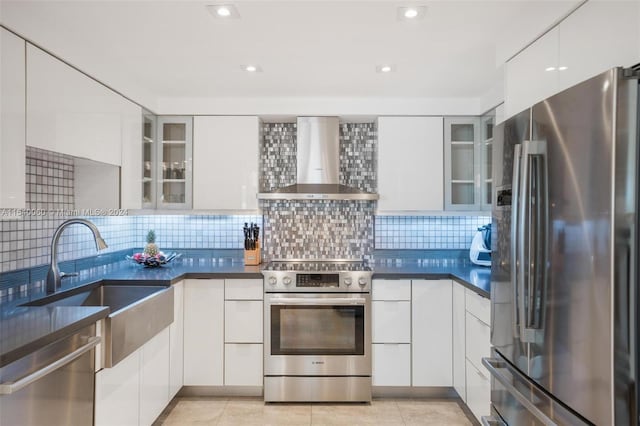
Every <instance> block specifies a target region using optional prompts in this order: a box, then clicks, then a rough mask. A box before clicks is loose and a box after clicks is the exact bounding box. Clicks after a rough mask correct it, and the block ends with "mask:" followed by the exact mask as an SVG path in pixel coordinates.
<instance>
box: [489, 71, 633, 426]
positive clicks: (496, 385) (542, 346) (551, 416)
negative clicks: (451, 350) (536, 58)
mask: <svg viewBox="0 0 640 426" xmlns="http://www.w3.org/2000/svg"><path fill="white" fill-rule="evenodd" d="M494 138H495V140H494V142H493V144H494V147H493V165H494V174H493V182H494V183H495V189H494V191H495V195H496V197H494V203H493V210H492V215H493V236H492V246H493V247H492V249H493V253H492V267H491V280H492V284H491V304H492V313H491V344H492V353H491V358H487V359H484V360H483V363H484V365H485V366H486V367H487V369H488V370H489V372H490V373H491V376H492V379H491V382H492V384H491V409H492V417H493V418H494V419H493V420H494V421H496V422H497V423H498V424H505V423H506V424H508V425H510V426H520V425H527V426H529V425H538V424H543V425H554V424H558V425H578V424H591V423H593V424H596V425H631V424H633V425H637V424H639V419H638V415H639V413H638V384H637V376H638V373H637V372H638V359H637V355H638V351H637V349H638V342H637V337H638V333H637V327H636V324H637V323H638V312H637V306H638V303H637V302H638V291H637V277H638V274H637V272H638V265H637V264H638V227H637V222H638V188H639V186H638V79H637V76H634V71H633V70H624V69H621V68H615V69H612V70H609V71H607V72H604V73H602V74H600V75H598V76H596V77H594V78H592V79H590V80H587V81H584V82H582V83H580V84H578V85H576V86H573V87H571V88H569V89H567V90H565V91H563V92H561V93H559V94H557V95H554V96H552V97H550V98H548V99H546V100H544V101H542V102H539V103H537V104H536V105H534V106H533V107H532V108H530V109H528V110H526V111H523V112H522V113H520V114H518V115H516V116H514V117H512V118H511V119H509V120H507V121H505V122H504V123H503V124H502V125H501V126H499V127H498V128H497V129H496V132H495V133H494ZM488 420H490V419H485V421H487V423H489V421H488Z"/></svg>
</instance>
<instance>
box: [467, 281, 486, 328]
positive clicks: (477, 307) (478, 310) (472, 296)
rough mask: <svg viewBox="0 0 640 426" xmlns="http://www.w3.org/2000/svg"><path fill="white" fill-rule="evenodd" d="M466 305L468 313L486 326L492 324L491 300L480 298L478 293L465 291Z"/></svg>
mask: <svg viewBox="0 0 640 426" xmlns="http://www.w3.org/2000/svg"><path fill="white" fill-rule="evenodd" d="M465 304H466V309H467V311H469V312H471V313H472V314H473V315H475V316H476V318H479V319H480V321H482V322H484V323H485V324H487V325H489V324H491V300H489V299H487V298H485V297H482V296H480V295H479V294H478V293H476V292H474V291H471V290H469V289H468V288H467V289H465Z"/></svg>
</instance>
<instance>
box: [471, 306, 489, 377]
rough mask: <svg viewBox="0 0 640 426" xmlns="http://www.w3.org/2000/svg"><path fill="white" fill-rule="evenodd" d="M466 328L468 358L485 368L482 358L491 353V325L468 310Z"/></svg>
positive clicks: (474, 363) (479, 366) (478, 366)
mask: <svg viewBox="0 0 640 426" xmlns="http://www.w3.org/2000/svg"><path fill="white" fill-rule="evenodd" d="M466 330H467V332H466V339H465V346H466V351H465V353H466V357H467V360H468V361H469V362H471V363H472V364H473V365H475V366H476V367H477V368H484V367H483V366H482V358H487V357H489V355H490V353H491V327H490V326H489V325H488V324H485V323H484V322H482V321H480V320H479V319H478V318H476V317H475V316H473V315H472V314H471V313H470V312H467V315H466Z"/></svg>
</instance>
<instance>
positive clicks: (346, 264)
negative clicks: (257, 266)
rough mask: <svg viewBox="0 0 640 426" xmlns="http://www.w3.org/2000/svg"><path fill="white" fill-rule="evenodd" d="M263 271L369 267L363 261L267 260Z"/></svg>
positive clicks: (364, 270)
mask: <svg viewBox="0 0 640 426" xmlns="http://www.w3.org/2000/svg"><path fill="white" fill-rule="evenodd" d="M263 271H292V272H348V271H349V272H351V271H353V272H359V271H362V272H370V271H371V268H370V267H369V265H368V264H367V263H366V262H364V261H327V260H309V261H301V260H295V261H273V262H269V263H268V264H267V266H266V267H265V268H264V269H263Z"/></svg>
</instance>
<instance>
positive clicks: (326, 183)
mask: <svg viewBox="0 0 640 426" xmlns="http://www.w3.org/2000/svg"><path fill="white" fill-rule="evenodd" d="M297 126H298V133H297V148H298V149H297V175H298V176H297V177H298V179H297V182H298V183H297V184H295V185H290V186H285V187H283V188H278V189H275V190H273V191H271V192H261V193H259V194H258V199H261V200H309V199H311V200H377V199H378V198H379V197H378V194H374V193H371V192H364V191H361V190H359V189H357V188H352V187H349V186H346V185H341V184H340V136H339V133H340V129H339V119H338V117H298V125H297Z"/></svg>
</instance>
